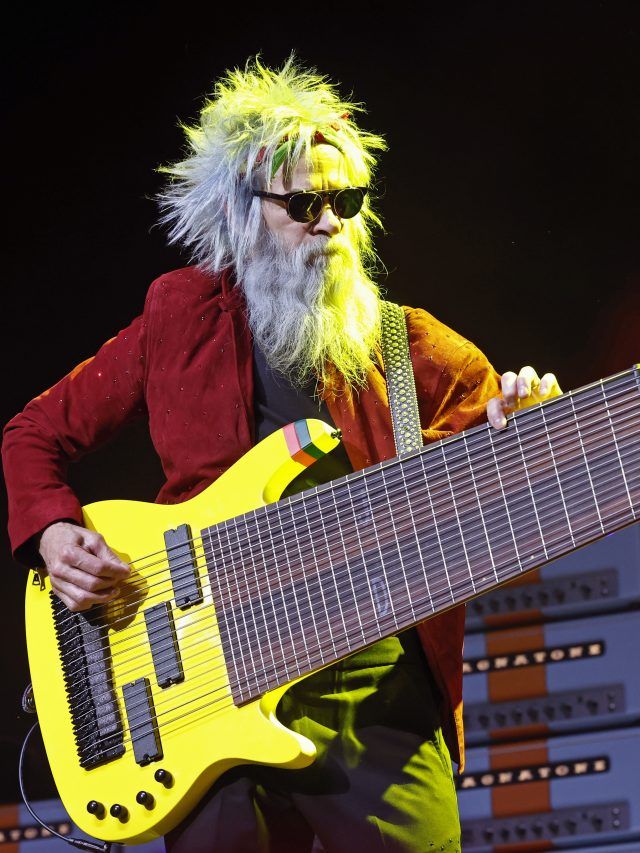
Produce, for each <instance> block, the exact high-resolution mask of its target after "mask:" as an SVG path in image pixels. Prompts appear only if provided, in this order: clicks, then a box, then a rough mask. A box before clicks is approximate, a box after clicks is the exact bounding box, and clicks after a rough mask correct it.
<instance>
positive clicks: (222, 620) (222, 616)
mask: <svg viewBox="0 0 640 853" xmlns="http://www.w3.org/2000/svg"><path fill="white" fill-rule="evenodd" d="M207 533H208V536H209V545H210V548H211V551H212V552H213V536H212V535H211V530H209V531H207ZM203 541H204V539H203ZM203 550H204V559H205V565H206V566H207V573H208V575H209V583H210V585H211V598H212V600H213V602H214V608H215V612H216V622H217V624H218V628H219V629H220V626H221V625H222V629H223V630H222V631H220V630H219V634H220V643H221V644H222V651H223V654H224V658H225V660H226V659H227V658H228V657H230V658H231V661H230V663H231V666H232V667H233V672H234V674H235V682H234V683H233V684H231V691H232V693H233V692H234V687H235V689H236V690H240V673H239V672H238V662H237V660H236V654H235V650H234V648H233V637H232V635H231V632H230V630H229V624H228V614H227V608H226V607H225V606H224V598H223V595H222V585H221V583H220V576H219V575H218V573H217V572H211V571H208V568H209V561H208V560H207V555H206V550H205V549H203ZM214 581H215V582H216V583H217V587H218V600H219V602H220V606H219V607H218V606H217V605H216V603H215V593H214V590H213V584H214ZM234 628H235V629H236V635H237V636H238V634H237V626H236V625H235V620H234ZM238 639H239V636H238ZM225 640H226V642H227V643H228V645H229V652H230V654H229V655H227V654H225V648H224V643H225ZM229 681H231V678H229Z"/></svg>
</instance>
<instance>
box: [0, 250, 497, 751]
mask: <svg viewBox="0 0 640 853" xmlns="http://www.w3.org/2000/svg"><path fill="white" fill-rule="evenodd" d="M405 312H406V317H407V324H408V329H409V338H410V346H411V357H412V361H413V366H414V372H415V377H416V387H417V392H418V399H419V405H420V416H421V420H422V426H423V434H424V439H425V442H426V441H435V440H437V439H440V438H443V437H445V436H448V435H450V434H451V433H453V432H458V431H460V430H463V429H466V428H467V427H470V426H473V425H475V424H476V423H478V422H480V421H482V420H483V419H484V418H485V406H486V402H487V400H488V399H489V398H490V397H492V396H495V395H496V394H498V393H499V380H498V377H497V374H496V373H495V371H494V370H493V368H492V367H491V365H490V364H489V363H488V361H487V360H486V358H485V357H484V356H483V355H482V353H481V352H480V351H479V350H478V349H476V347H475V346H474V345H473V344H471V343H470V342H469V341H467V340H465V339H464V338H461V337H460V336H459V335H457V334H456V333H455V332H453V331H451V330H450V329H448V328H447V327H446V326H444V325H443V324H442V323H439V322H438V321H437V320H436V319H435V318H434V317H432V316H431V315H430V314H427V313H426V312H425V311H422V310H416V309H411V308H406V309H405ZM378 361H380V359H378ZM327 404H328V406H329V411H330V412H331V415H332V417H333V419H334V421H335V423H336V425H337V426H338V427H340V429H341V430H342V435H343V441H344V443H345V446H346V450H347V453H348V454H349V458H350V460H351V462H352V464H353V467H354V469H360V468H363V467H365V466H367V465H371V464H373V463H376V462H380V461H382V460H384V459H389V458H391V457H393V456H395V450H394V443H393V434H392V427H391V419H390V414H389V405H388V398H387V393H386V385H385V379H384V374H383V371H382V369H381V367H380V366H379V365H376V366H375V367H374V368H372V370H371V371H370V374H369V376H368V386H367V388H366V390H364V391H361V392H359V393H357V394H354V395H351V394H350V393H348V392H343V393H339V394H332V395H331V396H327ZM142 416H146V417H147V418H148V420H149V428H150V431H151V437H152V440H153V443H154V446H155V448H156V450H157V452H158V454H159V456H160V459H161V462H162V466H163V469H164V473H165V475H166V482H165V484H164V486H163V487H162V489H161V490H160V493H159V494H158V496H157V499H156V500H157V501H158V502H160V503H178V502H181V501H184V500H186V499H187V498H190V497H192V496H193V495H195V494H197V493H198V492H201V491H202V490H203V489H204V488H205V487H206V486H208V485H209V484H210V483H211V482H213V481H214V480H215V479H216V478H217V477H218V476H220V474H222V473H223V471H225V470H226V469H227V468H228V467H229V466H230V465H232V464H233V463H234V462H235V461H236V460H237V459H239V458H240V456H242V455H243V454H244V453H246V452H247V451H248V450H249V449H250V447H251V446H252V444H253V434H254V417H253V360H252V340H251V334H250V332H249V330H248V327H247V324H246V321H245V313H244V303H243V298H242V294H241V292H240V291H239V289H238V288H234V287H233V280H232V277H231V276H230V275H221V276H218V277H212V276H210V275H207V274H205V273H204V272H202V271H201V270H199V269H198V268H195V267H189V268H185V269H181V270H176V271H174V272H171V273H168V274H167V275H164V276H162V277H160V278H159V279H157V280H156V281H155V282H154V283H153V284H152V285H151V287H150V289H149V292H148V295H147V299H146V303H145V308H144V312H143V314H142V316H140V317H138V318H136V319H135V320H134V321H133V322H132V323H131V325H130V326H128V327H127V328H126V329H124V330H123V331H121V332H120V333H119V334H118V335H117V336H116V337H115V338H112V339H111V340H110V341H108V342H107V343H106V344H105V345H104V346H103V347H102V348H101V349H100V350H99V352H98V353H97V354H96V355H95V356H94V357H93V358H91V359H88V360H87V361H85V362H83V363H82V364H80V365H78V367H76V368H75V369H74V370H73V371H72V372H71V373H70V374H69V375H68V376H66V377H65V378H64V379H62V380H61V381H60V382H58V384H57V385H54V386H53V388H50V389H49V390H48V391H45V392H44V394H41V395H40V396H39V397H37V398H36V399H35V400H32V401H31V402H30V403H29V404H28V405H27V406H26V408H25V409H24V411H23V412H22V413H21V414H19V415H18V416H17V417H15V418H14V419H13V420H12V421H10V423H9V424H8V425H7V427H6V429H5V440H4V445H3V458H4V467H5V476H6V481H7V490H8V495H9V534H10V537H11V543H12V547H13V549H14V553H16V556H17V557H18V558H20V552H21V548H22V546H25V545H26V544H27V543H28V541H29V540H30V539H31V537H33V536H34V535H35V534H37V533H38V532H40V531H41V530H42V529H43V528H44V527H46V526H47V525H48V524H50V523H52V522H53V521H56V520H59V519H62V518H68V519H75V520H76V521H77V522H78V523H82V511H81V507H80V505H79V503H78V499H77V498H76V496H75V495H74V493H73V492H72V491H71V489H70V488H69V486H68V485H67V483H66V479H65V470H66V464H67V462H68V461H69V460H73V459H76V458H78V457H79V456H81V455H82V454H83V453H85V452H86V451H88V450H93V449H95V448H97V447H99V446H100V444H101V443H103V442H105V441H106V440H107V439H108V438H109V437H110V436H112V435H113V433H114V432H115V431H116V430H117V429H119V428H120V427H121V426H122V425H123V424H125V423H127V422H128V421H131V420H133V419H134V418H137V417H142ZM114 497H117V496H114ZM23 554H24V552H23ZM418 630H419V632H420V637H421V640H422V643H423V646H424V649H425V653H426V655H427V658H428V660H429V664H430V666H431V669H432V672H433V674H434V677H435V678H436V680H437V682H438V684H439V686H440V689H441V691H442V696H443V708H442V712H443V721H444V731H445V736H446V738H447V742H448V745H449V748H450V750H451V753H452V756H453V757H454V759H456V760H460V761H461V760H462V758H463V752H462V750H463V736H462V701H461V700H462V641H463V631H464V610H463V608H454V609H453V610H451V611H449V612H447V613H444V614H442V615H440V616H437V617H435V618H433V619H430V620H429V621H428V622H425V623H422V624H421V625H420V626H419V627H418Z"/></svg>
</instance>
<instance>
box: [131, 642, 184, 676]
mask: <svg viewBox="0 0 640 853" xmlns="http://www.w3.org/2000/svg"><path fill="white" fill-rule="evenodd" d="M183 651H185V652H186V651H188V647H183ZM120 680H121V681H122V680H123V676H122V674H121V673H120Z"/></svg>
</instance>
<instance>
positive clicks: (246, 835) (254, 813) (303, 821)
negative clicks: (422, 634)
mask: <svg viewBox="0 0 640 853" xmlns="http://www.w3.org/2000/svg"><path fill="white" fill-rule="evenodd" d="M278 717H279V719H280V720H281V721H282V722H283V723H284V724H285V725H286V726H288V727H289V728H291V729H294V730H295V731H297V732H300V733H301V734H304V735H306V736H307V737H308V738H310V739H311V740H312V741H313V742H314V743H315V745H316V747H317V749H318V757H317V759H316V761H315V762H314V764H313V765H311V766H310V767H307V768H304V769H303V770H293V771H292V770H274V769H271V768H264V767H253V766H250V767H247V766H244V767H236V768H234V769H233V770H231V771H230V772H229V773H227V774H225V775H224V776H223V777H222V778H221V779H219V780H218V782H217V783H216V785H215V786H214V787H213V788H212V790H211V792H210V793H209V795H208V796H207V797H206V798H205V800H204V801H203V802H202V803H201V805H200V806H199V807H198V808H197V809H196V810H195V812H194V813H193V814H192V815H190V816H189V818H188V819H187V820H186V821H185V822H184V823H183V824H181V826H179V827H178V828H177V829H176V830H174V831H173V832H172V833H171V834H170V835H169V837H168V838H167V849H168V850H169V851H170V852H171V853H187V851H189V853H199V851H202V853H232V851H233V853H236V851H237V853H254V851H255V853H263V852H264V853H267V851H268V853H321V851H326V853H359V851H360V850H363V851H366V853H378V851H398V853H400V851H401V852H402V853H418V851H420V853H424V851H427V852H428V853H430V852H431V851H447V853H458V852H459V851H460V825H459V820H458V810H457V803H456V794H455V789H454V784H453V779H452V772H451V761H450V758H449V753H448V750H447V747H446V745H445V744H444V741H443V738H442V732H441V729H440V722H439V718H438V714H437V710H436V702H435V698H434V688H433V685H432V682H431V677H430V674H429V672H428V669H427V666H426V663H425V661H424V657H423V654H422V650H421V648H420V645H419V641H418V639H417V635H416V633H415V631H407V632H405V633H404V634H402V635H401V636H400V637H399V638H396V637H393V638H389V639H388V640H383V641H381V642H379V643H376V645H375V646H372V647H371V649H368V650H366V651H363V652H360V653H358V654H357V655H354V656H352V657H351V658H348V659H347V660H345V661H343V662H341V663H339V664H336V665H334V666H331V667H329V668H327V669H325V670H322V671H321V672H319V673H316V674H315V675H312V676H310V677H308V678H306V679H304V681H301V682H300V683H298V684H296V685H294V686H293V687H292V688H291V689H290V690H289V691H288V692H287V693H286V694H285V696H284V697H283V698H282V700H281V702H280V705H279V707H278Z"/></svg>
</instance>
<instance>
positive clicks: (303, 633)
mask: <svg viewBox="0 0 640 853" xmlns="http://www.w3.org/2000/svg"><path fill="white" fill-rule="evenodd" d="M276 507H278V522H279V525H280V527H282V516H281V514H280V505H279V504H278V503H276ZM294 539H295V537H294ZM270 544H271V550H272V552H273V555H274V557H276V559H277V555H276V552H275V546H274V543H273V539H271V540H270ZM284 557H285V560H286V563H287V569H288V570H289V580H290V588H291V594H292V596H293V600H294V603H295V606H296V612H297V614H298V619H297V624H298V625H299V626H300V636H301V638H302V642H303V644H304V652H305V655H306V656H307V662H308V663H309V664H311V655H310V654H309V647H308V645H307V637H306V631H305V630H304V629H303V627H302V614H301V613H300V603H299V601H298V596H297V595H296V588H295V582H294V576H293V567H292V566H291V561H290V560H289V551H288V550H287V549H286V548H285V550H284ZM267 565H268V563H265V567H266V566H267ZM307 592H308V587H307ZM285 606H286V605H285ZM311 614H312V616H313V611H312V610H311ZM289 622H290V620H289ZM314 628H315V620H314ZM316 638H317V639H318V645H320V642H319V637H318V632H317V628H316ZM292 643H293V637H292ZM293 647H294V651H296V650H297V646H296V644H295V643H293Z"/></svg>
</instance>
